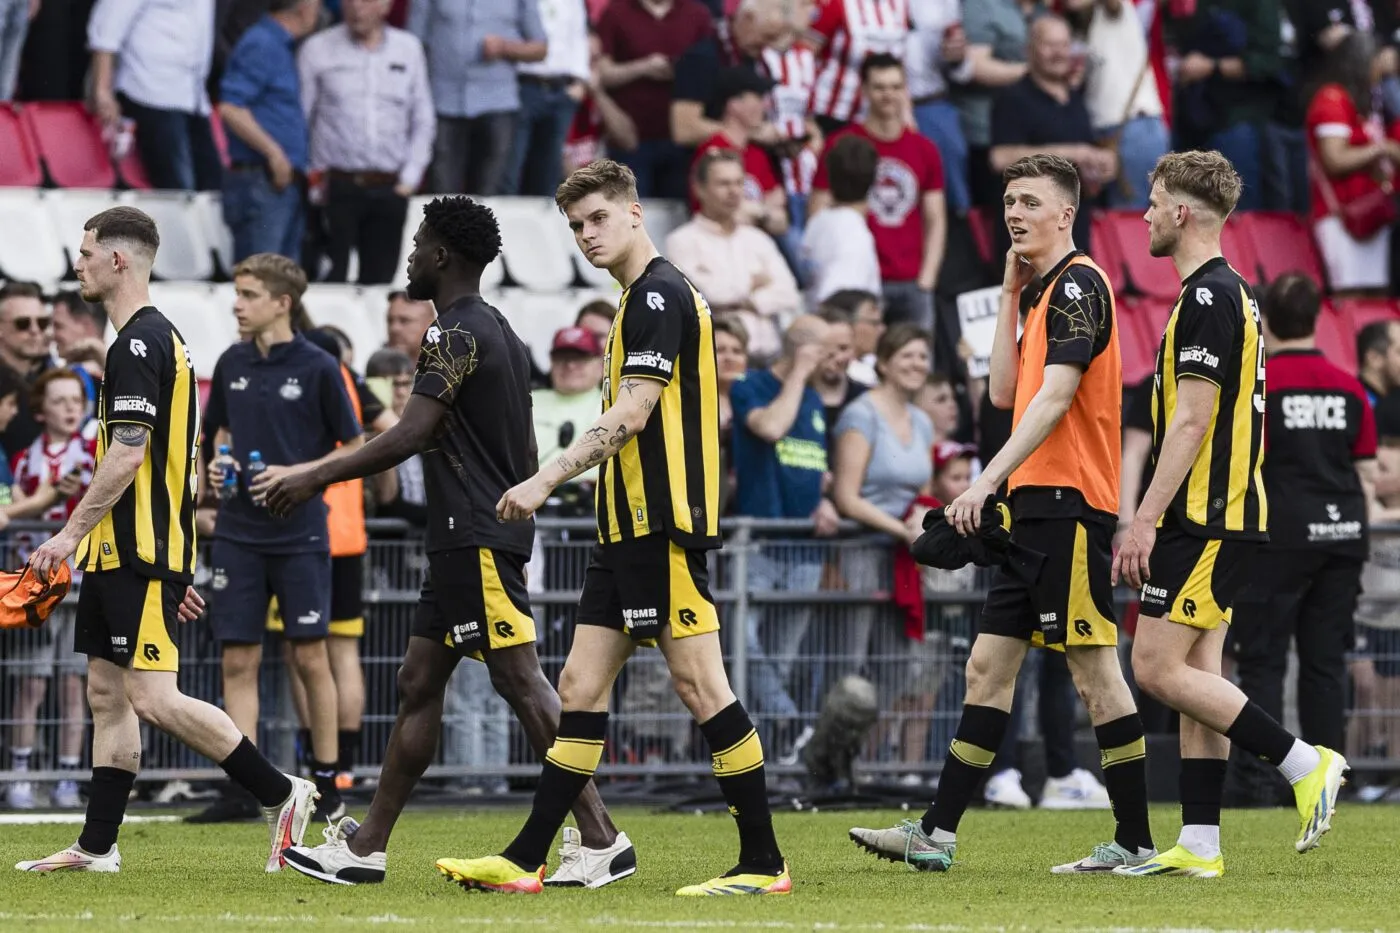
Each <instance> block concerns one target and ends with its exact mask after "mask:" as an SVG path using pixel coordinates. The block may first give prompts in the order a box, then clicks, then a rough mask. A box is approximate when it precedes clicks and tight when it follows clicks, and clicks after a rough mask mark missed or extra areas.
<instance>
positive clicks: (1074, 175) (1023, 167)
mask: <svg viewBox="0 0 1400 933" xmlns="http://www.w3.org/2000/svg"><path fill="white" fill-rule="evenodd" d="M1022 178H1048V179H1049V180H1050V183H1051V184H1053V185H1054V186H1055V187H1056V188H1058V189H1060V193H1061V194H1063V195H1064V196H1065V200H1067V201H1069V203H1070V205H1071V206H1073V207H1075V208H1078V207H1079V170H1078V169H1076V168H1075V167H1074V163H1073V162H1071V161H1070V160H1069V159H1066V158H1064V157H1063V156H1057V155H1051V154H1050V153H1048V152H1037V153H1035V154H1034V155H1028V156H1023V157H1022V158H1019V159H1017V160H1016V161H1015V162H1012V163H1011V164H1010V165H1008V166H1007V167H1006V168H1005V169H1003V170H1002V173H1001V180H1002V182H1003V183H1004V184H1008V185H1009V184H1011V183H1012V182H1013V181H1019V180H1020V179H1022Z"/></svg>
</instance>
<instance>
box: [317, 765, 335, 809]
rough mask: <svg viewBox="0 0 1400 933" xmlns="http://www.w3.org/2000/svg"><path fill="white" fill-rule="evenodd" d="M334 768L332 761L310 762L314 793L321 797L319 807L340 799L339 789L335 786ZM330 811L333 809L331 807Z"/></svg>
mask: <svg viewBox="0 0 1400 933" xmlns="http://www.w3.org/2000/svg"><path fill="white" fill-rule="evenodd" d="M335 774H336V767H335V762H334V761H313V762H311V780H313V781H315V782H316V791H317V793H319V794H320V795H321V806H322V807H325V806H326V804H328V803H332V804H333V803H334V802H335V801H338V800H339V799H340V789H339V788H337V787H336V786H335ZM330 809H335V808H334V806H332V807H331V808H330Z"/></svg>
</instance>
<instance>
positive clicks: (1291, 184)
mask: <svg viewBox="0 0 1400 933" xmlns="http://www.w3.org/2000/svg"><path fill="white" fill-rule="evenodd" d="M1262 148H1263V157H1264V194H1263V202H1264V203H1263V205H1262V206H1263V208H1264V209H1265V210H1267V211H1291V212H1293V213H1295V214H1306V213H1307V212H1308V208H1309V206H1310V203H1309V200H1308V145H1307V134H1306V133H1304V131H1303V128H1302V127H1292V126H1284V125H1283V124H1281V123H1266V124H1264V141H1263V146H1262Z"/></svg>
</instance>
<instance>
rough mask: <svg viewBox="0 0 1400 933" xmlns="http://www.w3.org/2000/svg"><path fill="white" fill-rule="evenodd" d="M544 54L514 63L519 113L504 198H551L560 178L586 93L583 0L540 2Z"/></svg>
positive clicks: (585, 45)
mask: <svg viewBox="0 0 1400 933" xmlns="http://www.w3.org/2000/svg"><path fill="white" fill-rule="evenodd" d="M540 21H541V23H542V24H543V25H544V34H545V41H546V43H547V46H548V51H547V52H546V53H545V57H544V61H542V62H529V63H522V64H520V65H517V66H516V68H515V75H516V79H517V80H518V81H519V82H520V110H519V111H517V112H516V115H515V143H514V145H513V146H512V148H511V154H510V163H509V164H508V165H507V167H506V178H505V189H504V190H505V193H506V194H534V195H547V196H550V197H553V196H554V189H555V188H556V187H558V185H559V182H560V181H562V180H563V179H564V164H563V160H564V141H565V140H566V139H567V138H568V135H569V125H570V124H571V123H573V120H574V113H575V112H576V111H577V110H578V106H579V103H580V102H581V101H582V100H583V99H584V97H585V96H586V95H587V93H588V80H589V77H590V74H591V69H590V67H589V42H588V9H587V7H586V6H585V5H584V0H540Z"/></svg>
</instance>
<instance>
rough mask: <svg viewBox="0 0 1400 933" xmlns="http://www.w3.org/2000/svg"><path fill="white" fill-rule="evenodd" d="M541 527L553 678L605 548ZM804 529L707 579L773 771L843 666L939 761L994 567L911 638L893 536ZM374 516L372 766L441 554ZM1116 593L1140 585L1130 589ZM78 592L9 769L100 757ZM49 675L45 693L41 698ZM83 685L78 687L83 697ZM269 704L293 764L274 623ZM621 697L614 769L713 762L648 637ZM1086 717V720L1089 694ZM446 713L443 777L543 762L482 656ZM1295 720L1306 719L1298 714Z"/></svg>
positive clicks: (882, 774)
mask: <svg viewBox="0 0 1400 933" xmlns="http://www.w3.org/2000/svg"><path fill="white" fill-rule="evenodd" d="M538 526H539V533H538V537H537V543H536V554H535V557H534V559H533V560H532V562H531V566H530V587H531V591H532V603H533V607H534V615H535V619H536V624H537V629H538V634H539V653H540V660H541V663H542V664H543V666H544V669H545V672H546V674H547V675H548V676H549V677H550V679H551V680H555V681H557V677H558V673H559V670H560V668H561V667H562V665H563V662H564V658H565V656H566V654H567V650H568V646H569V643H570V640H571V633H572V630H573V616H574V612H575V609H576V605H577V594H578V590H579V588H580V587H581V585H582V582H583V576H584V569H585V567H586V566H587V563H588V556H589V551H590V549H591V548H592V547H593V541H594V537H593V524H592V522H591V520H586V519H583V520H563V519H541V520H540V521H539V523H538ZM809 529H810V526H809V525H806V524H804V523H802V522H759V521H753V520H748V519H735V520H731V521H727V522H726V523H725V540H726V545H725V547H724V548H723V550H721V551H719V552H716V553H715V554H714V555H713V556H712V558H711V589H712V592H713V595H714V596H715V598H716V601H717V602H718V604H719V608H720V614H721V620H722V624H723V626H724V629H723V640H724V645H725V654H726V658H727V661H728V664H729V668H730V673H731V680H732V683H733V686H734V690H735V693H736V694H737V695H738V696H739V697H740V698H741V699H742V700H743V701H744V703H745V705H746V706H747V707H748V709H749V710H750V711H751V712H752V714H753V715H754V718H755V720H756V722H757V723H758V724H759V728H760V732H761V735H762V737H763V740H764V743H765V747H766V749H767V757H768V759H769V761H770V763H771V765H772V769H773V771H774V772H775V773H778V774H794V773H797V772H799V771H801V770H802V767H801V764H800V763H798V762H794V761H793V760H791V757H790V756H789V755H788V754H787V753H788V752H789V750H790V748H791V746H792V744H793V742H794V741H795V740H796V739H797V738H798V736H799V735H800V734H801V733H802V731H803V729H804V728H805V727H807V726H810V725H812V724H813V723H814V722H815V720H816V717H817V715H818V712H819V710H820V708H821V704H822V700H823V697H824V695H825V694H826V691H827V690H828V689H829V688H830V687H831V686H832V685H833V684H834V683H836V682H837V681H838V680H839V679H840V678H841V677H843V676H844V675H845V674H848V673H859V674H862V675H863V676H865V677H867V678H868V679H869V680H870V681H871V682H872V683H873V684H874V685H875V686H876V689H877V693H878V698H879V710H880V713H879V721H878V723H877V725H876V727H875V728H874V729H873V730H872V732H871V735H870V737H869V740H868V741H867V743H866V745H865V747H864V750H863V753H862V755H861V758H860V761H859V765H858V770H859V771H860V772H862V773H864V774H866V775H870V776H873V777H877V778H880V779H882V780H887V781H893V780H898V779H901V778H903V779H905V780H907V781H910V782H914V781H917V780H920V779H921V778H923V777H928V776H931V775H932V774H933V773H934V772H936V771H937V770H938V768H939V767H940V766H941V761H942V757H943V750H944V749H946V748H947V744H948V741H949V740H950V739H951V738H952V733H953V730H954V728H955V727H956V724H957V719H958V716H959V713H960V707H961V702H962V695H963V689H964V674H963V668H964V665H965V662H966V659H967V654H968V650H969V647H970V644H971V640H972V636H973V632H974V629H975V624H976V619H977V614H978V612H979V611H980V608H981V604H982V602H983V600H984V598H985V592H986V585H987V575H986V572H984V571H977V570H975V569H973V568H968V569H966V570H963V571H958V572H955V573H947V572H941V571H932V570H925V571H923V573H924V584H925V586H924V594H925V621H924V628H923V633H922V634H923V638H922V640H916V639H913V638H911V637H910V634H911V632H912V629H911V628H910V626H909V623H908V622H907V619H906V615H905V613H904V612H903V611H902V610H900V609H898V608H897V607H895V606H894V605H893V604H892V602H891V598H890V592H891V579H892V577H891V572H892V568H891V563H892V562H891V548H890V546H889V544H888V543H885V542H882V541H881V540H879V539H876V538H872V537H870V536H868V535H866V536H862V535H859V534H852V533H848V534H846V535H845V536H843V537H838V538H832V539H813V538H811V537H810V536H809ZM50 530H51V529H49V528H47V527H45V526H40V525H21V524H20V523H14V524H12V525H10V527H9V529H7V531H6V532H5V534H4V538H5V539H6V545H5V546H6V549H7V554H8V555H9V562H10V563H11V564H12V565H14V564H17V563H18V562H20V561H22V559H23V557H24V555H25V554H26V553H27V551H26V549H27V548H32V547H33V546H35V545H36V544H37V543H38V542H39V541H41V540H43V539H44V537H46V535H47V533H48V532H49V531H50ZM370 531H371V540H370V548H369V555H368V559H367V560H366V562H365V580H364V594H365V606H366V617H367V619H366V623H367V624H366V630H365V637H364V639H363V642H362V645H361V651H362V656H363V664H364V671H365V680H366V716H365V721H364V729H363V739H362V743H361V749H360V756H359V759H358V761H357V762H356V765H357V768H356V770H357V772H359V773H361V774H364V775H367V776H372V775H373V774H375V773H376V772H377V770H378V767H379V764H380V762H381V758H382V755H383V750H384V748H385V746H386V744H387V741H388V737H389V732H390V729H391V728H392V726H393V722H394V716H395V710H396V705H397V702H396V695H395V694H396V687H395V678H396V674H397V670H398V666H399V662H400V659H401V658H402V655H403V651H404V648H405V645H406V642H407V639H408V635H409V631H410V629H411V626H412V622H413V616H414V611H415V606H416V604H417V600H418V592H419V584H420V581H421V578H422V574H423V570H424V567H425V566H426V560H425V557H424V552H423V548H422V541H421V538H420V537H419V535H418V533H417V532H415V531H413V530H411V529H410V528H408V526H406V525H404V524H403V523H401V522H396V521H384V520H372V521H371V522H370ZM847 531H848V532H851V531H853V529H848V530H847ZM1375 537H1376V542H1377V543H1376V546H1375V548H1374V551H1375V554H1376V562H1375V566H1373V567H1372V568H1369V569H1368V571H1367V577H1366V585H1367V588H1368V592H1367V594H1366V596H1365V597H1364V599H1363V613H1362V614H1363V615H1364V616H1365V618H1366V620H1367V621H1369V622H1370V623H1371V626H1373V627H1371V628H1369V629H1366V630H1365V632H1366V635H1367V640H1368V645H1367V647H1366V651H1365V653H1362V654H1359V655H1358V657H1357V660H1356V661H1354V662H1353V665H1352V670H1353V673H1354V674H1355V675H1356V676H1355V677H1354V680H1355V686H1356V689H1355V690H1351V691H1349V692H1350V693H1351V694H1352V695H1353V696H1356V697H1359V699H1360V701H1361V702H1360V705H1358V706H1356V707H1355V708H1352V709H1351V729H1352V733H1353V735H1352V737H1351V738H1350V740H1349V749H1348V753H1349V755H1350V756H1353V761H1354V763H1356V764H1359V765H1362V766H1363V767H1364V765H1365V763H1366V762H1367V761H1368V760H1370V761H1372V762H1373V764H1374V765H1375V766H1378V767H1397V768H1400V762H1394V761H1392V760H1391V759H1390V758H1389V756H1392V755H1396V756H1400V527H1397V528H1388V529H1384V530H1377V531H1376V533H1375ZM207 582H208V580H207V567H206V565H205V563H204V562H201V565H200V577H199V578H198V579H197V580H196V585H197V586H199V587H201V589H202V590H203V591H204V593H205V596H206V598H208V599H211V600H212V598H213V597H212V594H210V593H209V592H208V589H207V586H206V584H207ZM79 585H80V584H79ZM1119 596H1120V598H1121V599H1122V600H1123V601H1124V602H1125V603H1126V601H1127V600H1128V599H1129V598H1130V597H1131V594H1128V593H1126V592H1122V593H1120V594H1119ZM76 602H77V597H76V593H75V594H74V595H72V596H70V597H69V599H68V600H67V601H66V602H65V603H64V604H63V605H62V606H61V607H60V608H59V609H58V610H57V611H56V613H55V615H54V616H53V618H52V619H51V620H50V622H49V624H48V625H47V626H45V627H44V628H43V629H41V630H38V631H23V632H0V745H3V746H5V749H6V754H4V755H3V756H0V768H6V769H8V768H10V763H11V759H10V756H9V754H8V749H9V747H10V746H12V745H13V744H14V742H15V741H16V737H17V735H18V732H19V730H20V729H21V724H22V721H23V720H26V719H30V720H32V722H33V725H34V728H35V736H36V737H35V741H34V745H33V748H34V752H33V757H32V759H31V770H30V772H29V773H28V774H27V775H23V776H22V775H19V774H17V773H16V772H14V771H12V770H0V784H3V783H4V782H7V781H12V780H15V779H17V778H20V777H24V778H25V779H31V780H36V781H53V780H56V779H58V777H59V776H60V775H59V772H58V771H56V770H55V769H56V768H57V758H58V755H59V753H60V748H59V746H60V744H61V743H62V741H63V737H64V735H65V733H64V726H65V723H67V724H68V732H67V733H66V734H67V736H68V741H69V744H70V746H71V745H72V742H73V736H74V734H75V727H76V726H77V723H78V722H79V721H81V729H82V739H81V749H82V755H83V765H82V770H81V771H80V777H82V776H85V775H86V769H87V767H88V760H87V755H88V752H89V749H90V735H89V734H88V732H87V716H86V703H85V701H84V702H81V703H78V704H76V708H75V704H74V703H72V702H64V701H63V699H62V698H63V696H64V689H63V685H64V684H65V683H67V684H69V685H71V684H72V683H73V682H74V681H72V680H67V681H65V677H67V676H69V674H70V673H71V674H74V675H76V674H79V673H80V672H81V669H82V668H81V660H82V659H80V658H76V657H75V656H72V655H71V653H70V649H71V641H67V640H68V639H71V637H72V636H71V628H72V626H71V619H72V616H73V613H74V611H75V607H76ZM1125 641H1126V640H1125ZM179 648H180V656H181V666H180V686H181V689H182V690H183V691H185V692H186V693H187V694H189V695H191V696H196V697H200V698H202V699H205V700H209V701H211V702H218V701H219V697H220V667H219V649H218V645H217V644H216V643H215V641H214V639H213V637H212V633H211V631H210V627H209V625H208V623H207V622H206V621H200V622H195V623H191V624H188V625H185V626H184V627H183V628H182V629H181V632H180V639H179ZM1039 654H1040V653H1039V652H1032V658H1033V659H1036V660H1034V661H1033V664H1034V663H1039V662H1038V655H1039ZM1124 660H1125V663H1126V660H1127V658H1126V653H1125V655H1124ZM1037 683H1038V678H1037V677H1035V676H1034V671H1033V670H1030V671H1028V672H1026V673H1025V675H1023V679H1022V681H1021V685H1020V688H1019V689H1018V697H1019V698H1020V700H1019V701H1020V702H1022V703H1023V704H1024V709H1025V711H1026V715H1023V716H1022V717H1021V728H1022V735H1023V736H1031V735H1034V734H1035V733H1036V731H1037V729H1036V716H1035V709H1036V704H1035V697H1034V694H1035V689H1036V684H1037ZM1289 683H1290V686H1289V688H1288V689H1289V690H1290V698H1289V699H1287V700H1286V704H1287V705H1288V706H1290V707H1291V705H1292V701H1291V690H1292V678H1291V677H1290V681H1289ZM56 684H57V686H56ZM41 686H43V687H44V689H42V690H41ZM40 693H42V700H36V697H37V696H38V695H39V694H40ZM73 696H74V693H73V690H72V688H71V686H70V687H69V688H68V698H69V700H71V699H72V697H73ZM36 702H37V712H35V713H34V714H33V715H32V716H31V715H30V714H29V713H28V709H29V708H32V707H33V706H34V705H35V703H36ZM1076 706H1077V704H1076ZM261 708H262V717H261V722H260V729H259V736H258V740H259V743H260V745H261V746H262V747H264V748H266V749H268V750H269V751H270V753H271V754H272V756H273V757H274V759H275V760H277V761H278V762H279V763H280V764H281V765H283V766H284V767H289V768H290V767H292V766H293V763H294V762H293V759H294V737H295V734H296V729H297V723H296V720H295V713H294V712H293V706H292V704H291V702H290V698H289V693H288V688H287V682H286V676H285V670H284V667H283V663H282V659H281V651H280V648H279V647H278V645H277V642H276V636H271V635H270V636H269V640H268V642H267V645H266V650H265V652H264V665H263V671H262V707H261ZM1077 708H1078V707H1077ZM612 709H613V717H612V720H611V725H610V730H611V731H610V735H609V742H608V745H607V751H606V755H605V764H604V767H603V769H602V773H603V774H604V775H605V776H607V777H608V778H609V779H611V780H619V781H655V780H662V779H667V778H669V777H679V776H683V775H686V776H689V775H695V776H699V775H705V774H708V773H709V770H710V763H709V759H708V755H707V754H706V750H705V747H704V743H703V741H702V739H701V737H700V735H699V732H698V730H697V729H696V728H695V726H694V725H693V723H692V722H691V718H690V715H689V713H688V712H687V711H686V710H685V708H684V707H683V706H682V705H681V704H680V702H679V700H677V699H676V697H675V694H674V692H673V691H672V690H671V686H670V679H669V676H668V675H667V673H666V668H665V665H664V662H663V660H662V658H661V656H660V653H659V652H657V651H656V650H655V649H639V650H638V651H637V653H636V655H635V656H634V658H633V660H632V661H631V662H630V663H629V664H628V665H627V667H626V668H625V669H624V671H623V674H622V676H621V677H620V678H619V681H618V685H617V689H616V693H615V695H614V698H613V703H612ZM1079 716H1080V717H1081V723H1080V725H1081V727H1084V728H1086V727H1087V721H1086V720H1084V719H1083V716H1084V714H1083V710H1082V708H1080V709H1079ZM443 720H444V721H443V730H442V736H441V740H440V742H439V748H438V754H437V758H436V760H435V763H434V765H433V767H432V768H431V769H430V770H429V773H428V774H429V777H437V778H442V779H445V780H447V781H449V782H452V783H453V784H454V785H455V786H456V787H457V788H458V789H462V790H472V789H478V790H480V791H483V792H494V791H499V790H500V789H502V785H503V784H504V782H505V781H506V780H507V779H509V778H511V777H516V776H530V775H534V774H536V773H537V771H538V759H537V758H536V756H535V755H534V754H533V752H532V751H531V750H530V749H529V747H528V745H527V744H526V742H525V739H524V735H523V733H522V732H521V730H520V728H519V726H518V725H516V724H515V722H514V717H513V716H512V714H511V712H510V710H509V709H508V707H507V706H506V704H505V703H504V701H502V700H501V699H500V698H499V697H497V696H496V694H495V692H494V691H493V690H492V688H491V685H490V681H489V678H488V677H487V676H486V671H485V668H484V666H483V665H481V664H478V663H476V662H471V661H465V662H463V663H462V664H461V666H460V667H459V669H458V672H457V674H456V675H455V676H454V679H453V681H452V683H451V684H450V686H449V688H448V695H447V702H446V705H445V709H444V717H443ZM1294 723H1295V727H1296V719H1295V720H1294ZM1084 728H1081V733H1082V732H1083V731H1084ZM143 733H144V736H145V760H144V767H143V771H142V775H141V777H142V779H143V780H147V781H164V780H171V779H185V780H195V779H206V778H216V777H221V776H222V772H221V771H220V770H218V769H217V768H215V767H213V765H212V763H211V762H209V761H208V760H206V759H204V758H202V757H201V756H199V755H198V754H196V753H194V752H192V751H190V750H189V749H187V748H185V747H184V746H183V745H181V744H180V743H178V742H175V741H174V740H173V739H171V738H169V737H168V736H166V735H164V734H163V733H160V732H159V731H157V730H154V729H150V728H148V727H145V726H143ZM1089 766H1090V767H1092V763H1089ZM68 776H71V774H70V775H68ZM0 806H3V799H0Z"/></svg>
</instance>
